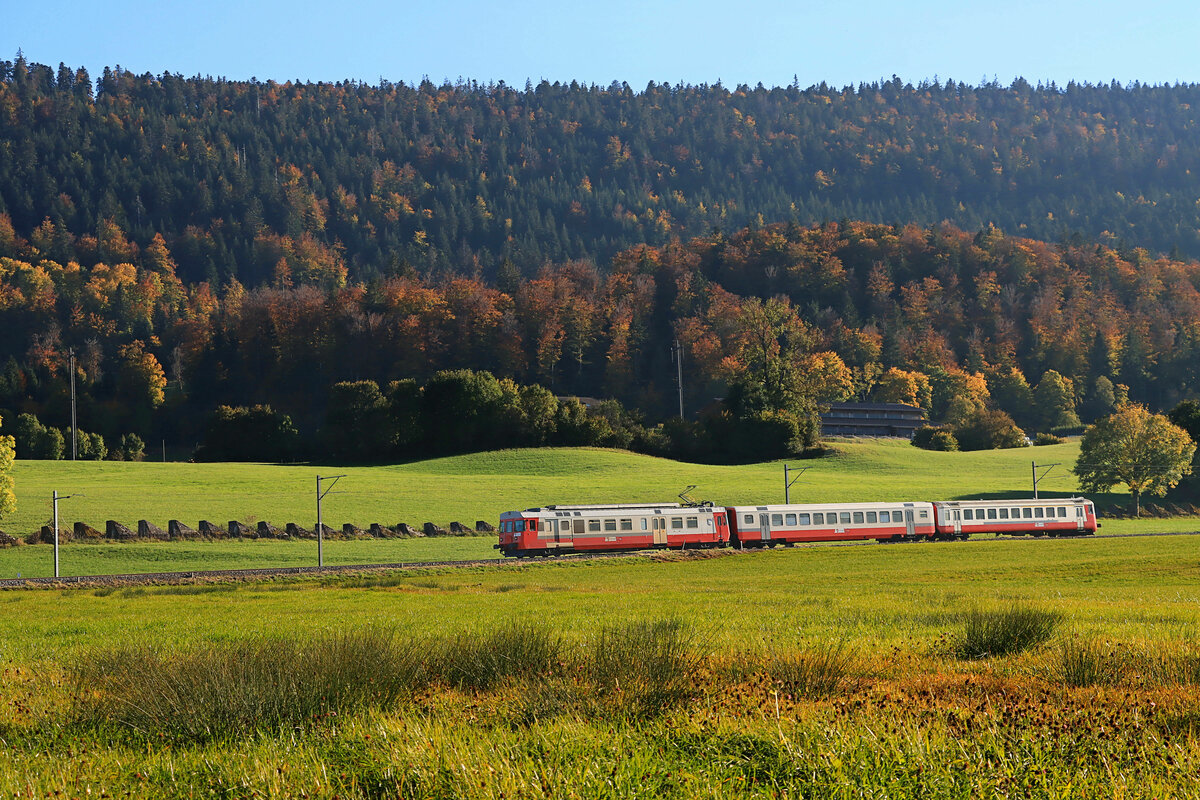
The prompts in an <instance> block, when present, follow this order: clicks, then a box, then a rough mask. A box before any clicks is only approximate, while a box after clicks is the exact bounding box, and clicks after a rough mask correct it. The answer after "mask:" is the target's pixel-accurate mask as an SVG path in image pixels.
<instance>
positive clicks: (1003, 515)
mask: <svg viewBox="0 0 1200 800" xmlns="http://www.w3.org/2000/svg"><path fill="white" fill-rule="evenodd" d="M1000 519H1008V509H1007V508H1002V509H1000Z"/></svg>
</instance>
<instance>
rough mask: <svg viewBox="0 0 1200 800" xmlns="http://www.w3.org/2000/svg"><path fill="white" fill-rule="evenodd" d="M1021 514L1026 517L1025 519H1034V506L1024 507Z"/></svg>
mask: <svg viewBox="0 0 1200 800" xmlns="http://www.w3.org/2000/svg"><path fill="white" fill-rule="evenodd" d="M1021 516H1022V517H1024V518H1025V519H1033V509H1032V508H1022V509H1021Z"/></svg>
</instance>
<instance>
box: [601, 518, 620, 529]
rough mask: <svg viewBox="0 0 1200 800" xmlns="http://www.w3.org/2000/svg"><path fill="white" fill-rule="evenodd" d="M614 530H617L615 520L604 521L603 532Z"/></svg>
mask: <svg viewBox="0 0 1200 800" xmlns="http://www.w3.org/2000/svg"><path fill="white" fill-rule="evenodd" d="M616 529H617V521H616V520H615V519H606V520H604V530H606V531H616Z"/></svg>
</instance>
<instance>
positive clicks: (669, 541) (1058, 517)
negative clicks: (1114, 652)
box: [496, 497, 1100, 556]
mask: <svg viewBox="0 0 1200 800" xmlns="http://www.w3.org/2000/svg"><path fill="white" fill-rule="evenodd" d="M1099 527H1100V523H1099V522H1097V521H1096V508H1095V506H1094V505H1093V504H1092V501H1090V500H1087V499H1086V498H1083V497H1071V498H1053V499H1042V500H1030V499H1024V500H947V501H934V502H899V503H806V504H802V505H796V504H792V505H765V506H714V505H713V504H711V503H698V504H688V505H681V504H680V503H628V504H617V505H586V506H545V507H542V508H528V509H526V510H524V511H508V512H506V513H504V514H502V515H501V516H500V543H499V544H497V545H496V548H497V549H498V550H500V552H501V553H502V554H504V555H506V556H545V555H555V554H560V553H588V552H598V551H606V550H646V549H652V548H678V549H683V548H687V549H692V548H702V547H730V546H734V547H775V546H777V545H780V544H782V545H787V546H791V545H794V544H796V543H798V542H836V541H852V540H856V539H874V540H875V541H878V542H905V541H909V542H912V541H950V540H954V539H960V540H965V539H966V538H967V537H968V536H970V535H971V534H981V533H991V534H997V535H999V534H1006V535H1010V536H1024V535H1031V536H1087V535H1090V534H1093V533H1095V532H1096V529H1097V528H1099Z"/></svg>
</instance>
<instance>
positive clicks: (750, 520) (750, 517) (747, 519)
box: [742, 514, 754, 525]
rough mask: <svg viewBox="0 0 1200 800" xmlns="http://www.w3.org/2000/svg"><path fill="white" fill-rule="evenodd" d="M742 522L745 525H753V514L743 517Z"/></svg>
mask: <svg viewBox="0 0 1200 800" xmlns="http://www.w3.org/2000/svg"><path fill="white" fill-rule="evenodd" d="M742 521H743V522H745V523H746V524H747V525H753V524H754V515H753V514H746V515H745V516H744V517H743V518H742Z"/></svg>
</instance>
